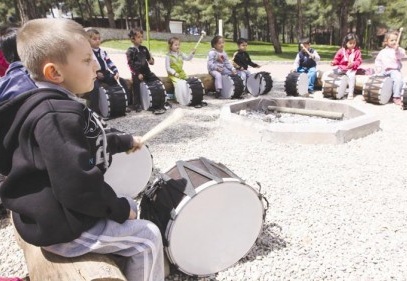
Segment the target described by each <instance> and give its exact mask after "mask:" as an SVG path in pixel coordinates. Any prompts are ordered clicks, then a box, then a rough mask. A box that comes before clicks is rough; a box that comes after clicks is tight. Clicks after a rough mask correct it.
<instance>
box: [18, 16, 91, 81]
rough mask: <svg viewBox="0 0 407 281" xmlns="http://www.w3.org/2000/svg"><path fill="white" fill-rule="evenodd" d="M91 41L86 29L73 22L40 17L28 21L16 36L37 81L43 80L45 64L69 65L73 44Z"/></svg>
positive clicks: (25, 61) (24, 58) (25, 63)
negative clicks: (83, 40)
mask: <svg viewBox="0 0 407 281" xmlns="http://www.w3.org/2000/svg"><path fill="white" fill-rule="evenodd" d="M80 39H85V40H88V35H87V33H86V31H85V30H84V29H83V27H82V26H81V25H80V24H79V23H76V22H75V21H73V20H70V19H55V18H41V19H34V20H30V21H28V22H26V23H25V24H24V25H23V27H22V28H21V29H20V30H19V31H18V33H17V51H18V54H19V56H20V58H21V61H22V62H23V64H24V65H25V66H26V67H27V69H28V70H29V71H30V74H31V76H32V78H33V79H35V80H43V78H44V75H43V67H44V65H45V64H46V63H48V62H52V63H61V64H66V63H67V56H68V54H69V53H70V52H71V51H72V42H73V41H75V40H80Z"/></svg>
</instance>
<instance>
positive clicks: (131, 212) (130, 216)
mask: <svg viewBox="0 0 407 281" xmlns="http://www.w3.org/2000/svg"><path fill="white" fill-rule="evenodd" d="M135 219H137V213H136V212H135V211H134V210H133V209H132V208H130V214H129V220H135Z"/></svg>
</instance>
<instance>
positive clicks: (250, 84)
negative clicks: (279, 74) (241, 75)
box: [246, 71, 273, 97]
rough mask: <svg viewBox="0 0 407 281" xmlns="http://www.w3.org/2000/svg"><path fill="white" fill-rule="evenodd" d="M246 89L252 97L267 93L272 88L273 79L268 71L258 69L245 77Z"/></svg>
mask: <svg viewBox="0 0 407 281" xmlns="http://www.w3.org/2000/svg"><path fill="white" fill-rule="evenodd" d="M246 86H247V90H248V91H249V93H250V94H251V95H252V96H253V97H257V96H259V95H265V94H268V93H269V92H270V91H271V89H272V88H273V79H272V78H271V75H270V73H268V72H265V71H260V72H257V73H254V74H251V75H250V76H249V77H248V78H247V84H246Z"/></svg>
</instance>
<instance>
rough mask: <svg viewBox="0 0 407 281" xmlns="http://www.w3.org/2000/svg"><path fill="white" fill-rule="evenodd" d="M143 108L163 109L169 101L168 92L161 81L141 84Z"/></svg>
mask: <svg viewBox="0 0 407 281" xmlns="http://www.w3.org/2000/svg"><path fill="white" fill-rule="evenodd" d="M140 96H141V97H140V98H141V108H142V109H144V110H148V109H161V108H164V105H165V103H166V101H167V92H166V91H165V87H164V84H163V83H162V82H161V81H160V80H154V81H150V82H141V83H140Z"/></svg>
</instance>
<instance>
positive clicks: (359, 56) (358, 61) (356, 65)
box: [352, 49, 363, 70]
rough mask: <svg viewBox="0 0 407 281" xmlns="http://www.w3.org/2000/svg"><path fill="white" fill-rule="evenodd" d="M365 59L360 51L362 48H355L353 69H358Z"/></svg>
mask: <svg viewBox="0 0 407 281" xmlns="http://www.w3.org/2000/svg"><path fill="white" fill-rule="evenodd" d="M362 62H363V60H362V52H361V51H360V49H358V50H355V57H354V58H353V66H352V69H353V70H357V69H358V68H359V67H360V65H361V64H362Z"/></svg>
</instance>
